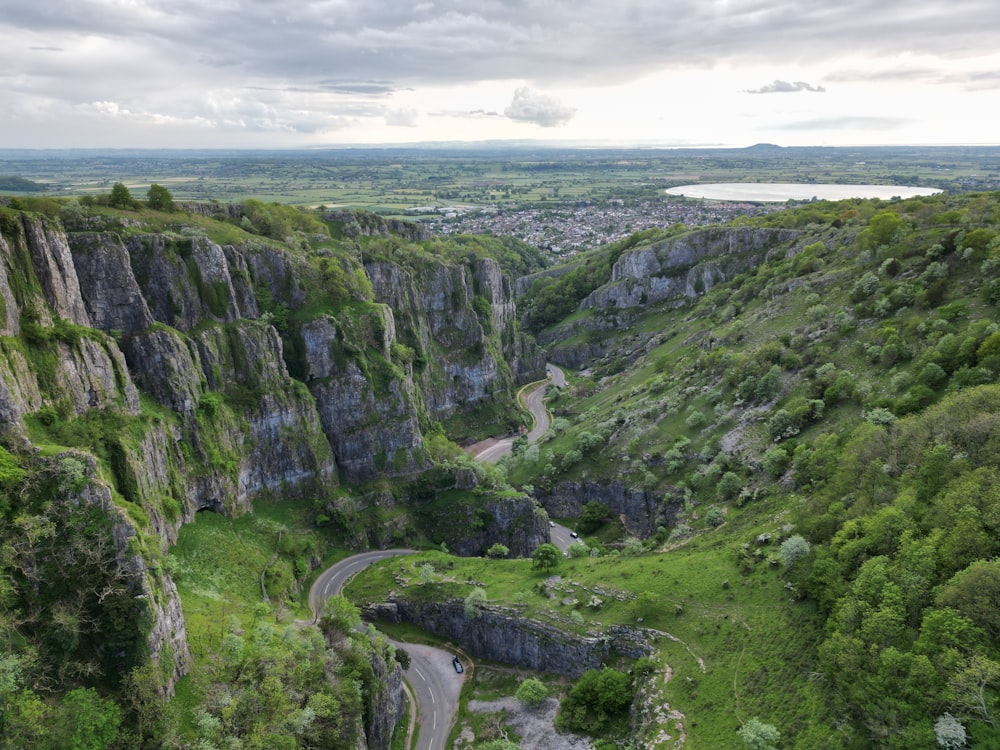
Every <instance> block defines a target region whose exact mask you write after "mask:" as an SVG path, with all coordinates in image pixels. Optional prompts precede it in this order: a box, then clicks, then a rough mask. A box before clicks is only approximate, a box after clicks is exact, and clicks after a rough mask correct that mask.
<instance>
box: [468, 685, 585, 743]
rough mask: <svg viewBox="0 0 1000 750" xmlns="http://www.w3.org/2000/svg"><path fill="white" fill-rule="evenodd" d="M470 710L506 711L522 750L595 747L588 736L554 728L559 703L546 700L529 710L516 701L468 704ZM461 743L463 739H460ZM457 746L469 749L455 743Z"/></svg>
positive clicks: (474, 702)
mask: <svg viewBox="0 0 1000 750" xmlns="http://www.w3.org/2000/svg"><path fill="white" fill-rule="evenodd" d="M469 710H470V711H476V712H477V713H484V714H487V713H497V712H499V711H506V712H507V715H508V717H509V718H508V719H507V721H506V722H505V723H506V724H509V725H510V726H511V727H513V728H514V731H515V732H517V736H518V737H519V738H520V741H521V747H525V748H529V747H530V748H544V749H545V750H591V748H593V745H592V744H591V742H590V740H589V739H587V738H586V737H579V736H577V735H575V734H562V733H560V732H557V731H556V729H555V721H556V711H558V710H559V701H558V700H556V699H555V698H549V699H547V700H546V701H545V702H544V703H542V705H540V706H539V707H538V708H526V707H525V706H524V705H522V704H521V703H520V702H519V701H518V700H516V699H514V698H501V699H500V700H495V701H475V700H473V701H469ZM459 742H461V739H460V740H459ZM456 747H466V745H464V744H458V743H456Z"/></svg>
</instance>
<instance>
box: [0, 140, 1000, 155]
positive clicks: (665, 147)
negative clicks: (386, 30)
mask: <svg viewBox="0 0 1000 750" xmlns="http://www.w3.org/2000/svg"><path fill="white" fill-rule="evenodd" d="M529 148H530V149H544V150H552V151H557V150H565V151H572V150H581V151H587V150H608V151H629V150H651V151H684V150H690V151H708V150H720V151H748V150H751V149H755V148H774V149H781V150H789V151H792V150H816V149H829V150H848V149H872V150H879V149H884V150H891V149H905V148H919V149H939V148H940V149H951V148H985V149H988V148H1000V140H998V141H994V142H978V143H973V142H969V143H962V142H955V143H917V142H914V143H882V144H879V143H856V144H837V145H829V144H815V145H782V144H777V143H767V142H758V143H753V144H749V145H745V146H737V145H727V144H721V143H720V144H715V143H704V144H664V143H658V142H655V141H648V142H642V141H635V142H620V141H611V140H609V141H590V140H580V141H559V140H547V139H519V138H510V139H490V140H464V141H462V140H459V141H456V140H431V141H412V142H406V143H375V142H372V143H340V144H324V145H313V146H309V145H287V146H242V147H225V146H37V147H30V146H25V147H12V146H0V156H2V155H3V154H6V153H18V154H20V153H25V152H36V153H46V152H59V153H66V152H70V153H104V152H107V153H116V154H120V153H142V152H167V153H199V152H201V153H267V152H275V153H321V152H323V151H351V150H356V151H362V150H366V149H370V150H395V151H406V150H419V149H425V150H442V149H454V150H476V149H479V150H516V149H529Z"/></svg>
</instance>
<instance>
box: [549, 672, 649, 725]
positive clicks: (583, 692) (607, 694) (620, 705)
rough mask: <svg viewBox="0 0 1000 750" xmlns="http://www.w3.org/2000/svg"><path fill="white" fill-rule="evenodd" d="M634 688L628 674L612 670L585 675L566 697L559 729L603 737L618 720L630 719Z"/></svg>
mask: <svg viewBox="0 0 1000 750" xmlns="http://www.w3.org/2000/svg"><path fill="white" fill-rule="evenodd" d="M631 705H632V685H631V683H630V681H629V678H628V675H626V674H624V673H623V672H619V671H617V670H615V669H611V668H610V667H605V668H604V669H601V670H596V669H591V670H588V671H586V672H584V673H583V674H582V675H581V676H580V679H579V680H577V682H576V684H575V685H574V686H573V687H572V688H571V689H570V691H569V693H567V694H566V697H565V698H563V700H562V703H561V704H560V706H559V715H558V716H557V717H556V728H557V729H561V730H567V731H571V732H583V733H585V734H591V735H594V734H600V733H603V732H604V731H606V730H607V729H608V727H609V726H610V725H611V724H613V723H614V722H615V721H616V720H620V719H624V718H626V717H627V716H628V709H629V706H631Z"/></svg>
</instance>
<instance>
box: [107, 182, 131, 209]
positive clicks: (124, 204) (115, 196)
mask: <svg viewBox="0 0 1000 750" xmlns="http://www.w3.org/2000/svg"><path fill="white" fill-rule="evenodd" d="M108 205H109V206H111V207H112V208H135V198H133V197H132V193H130V192H129V189H128V188H127V187H125V185H123V184H122V183H120V182H116V183H115V184H114V185H112V186H111V198H110V199H109V200H108Z"/></svg>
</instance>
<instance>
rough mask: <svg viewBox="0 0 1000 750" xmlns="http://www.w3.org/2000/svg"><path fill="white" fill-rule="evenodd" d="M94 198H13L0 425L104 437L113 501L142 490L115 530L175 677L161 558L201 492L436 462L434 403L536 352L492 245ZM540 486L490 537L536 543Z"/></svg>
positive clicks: (472, 401) (64, 436)
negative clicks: (217, 229)
mask: <svg viewBox="0 0 1000 750" xmlns="http://www.w3.org/2000/svg"><path fill="white" fill-rule="evenodd" d="M90 219H93V221H91V220H89V219H88V220H80V221H79V222H76V223H75V224H74V225H73V226H74V227H75V229H76V230H77V231H70V232H66V231H65V230H64V229H63V228H62V226H61V225H60V224H59V222H58V221H57V220H54V219H49V218H45V217H42V216H39V215H35V214H29V213H26V212H21V211H15V210H10V209H6V208H0V333H2V336H0V347H2V349H3V352H4V356H3V357H0V438H2V439H3V444H4V445H5V446H7V447H9V448H11V449H12V450H20V451H30V450H32V448H31V437H34V438H36V439H41V440H43V441H44V442H48V443H53V444H61V445H68V446H73V447H79V448H81V449H86V450H89V451H92V452H93V453H94V455H96V456H98V457H99V458H100V460H101V462H102V463H101V467H102V468H101V473H100V476H101V477H102V478H103V480H104V482H105V484H104V485H100V484H99V483H97V482H95V483H94V486H95V487H99V486H103V489H102V490H100V492H103V493H105V495H106V497H105V499H104V500H101V504H102V505H101V507H103V508H105V510H106V511H107V513H108V514H110V515H115V514H116V513H118V515H120V516H121V517H122V518H125V517H126V516H127V515H128V514H124V513H120V512H118V511H115V510H114V507H112V506H115V504H116V503H117V504H119V505H121V506H122V507H127V508H129V509H132V510H134V511H135V515H134V517H131V518H130V523H131V526H130V527H129V528H131V531H126V530H122V529H124V527H121V528H119V526H115V528H116V529H119V531H116V534H118V537H120V538H121V539H122V540H125V541H122V545H124V546H123V547H122V549H124V548H125V547H128V548H129V549H130V550H132V551H133V553H134V554H133V557H132V558H130V561H129V562H128V564H129V565H130V566H131V567H132V569H133V573H134V575H133V579H134V584H130V585H132V586H133V587H138V588H136V590H137V591H138V590H140V589H141V590H142V592H143V593H142V594H141V595H142V596H144V597H147V598H148V599H149V601H150V605H149V608H148V612H147V614H148V615H149V617H148V619H143V620H142V622H143V626H142V627H143V628H144V636H143V637H144V638H145V640H146V644H147V651H148V653H150V654H152V655H154V656H156V655H160V654H162V655H163V656H162V658H163V659H164V660H167V661H169V660H171V659H172V660H173V663H172V664H170V665H168V667H169V668H165V672H166V673H167V674H169V675H171V676H172V677H171V680H170V684H172V680H173V679H174V678H176V677H177V676H179V675H181V674H183V673H184V671H185V669H186V664H187V656H186V654H187V649H186V645H185V644H184V635H183V633H184V630H183V617H182V615H181V611H180V607H179V603H178V602H177V600H176V599H177V597H176V589H175V588H174V585H173V582H172V581H171V580H170V578H169V576H168V575H167V574H166V573H165V572H163V571H161V570H160V569H159V568H158V567H156V566H153V565H151V564H150V563H149V562H148V561H149V560H150V559H154V558H156V557H157V556H158V555H159V554H161V553H162V552H163V551H165V550H166V548H167V546H168V545H169V544H171V543H173V542H174V541H175V540H176V537H177V532H178V530H179V528H180V526H181V525H182V524H184V523H185V522H187V521H190V520H191V519H193V517H194V514H195V513H196V512H197V511H198V510H202V509H211V510H215V511H219V512H225V513H241V512H245V511H247V510H248V509H249V508H250V507H251V503H252V502H253V501H254V500H255V499H257V498H261V497H310V498H319V497H323V496H324V495H326V494H328V493H330V492H331V490H333V489H334V488H336V486H337V485H338V483H339V482H340V481H341V479H345V480H347V481H351V482H365V481H368V480H372V479H376V478H380V477H392V476H406V475H414V474H417V473H419V472H421V471H423V470H424V469H426V468H427V467H428V466H429V465H430V464H429V459H428V456H427V453H426V451H425V449H424V446H423V437H422V434H421V426H422V425H426V424H427V423H428V422H430V421H432V420H436V419H440V418H442V417H445V416H451V415H455V414H461V413H462V412H463V410H468V409H472V408H475V407H476V406H477V405H478V404H480V403H483V402H489V401H494V402H496V403H509V402H510V401H511V400H512V398H513V392H514V388H515V385H516V383H517V382H519V381H521V380H523V379H525V378H529V377H536V376H538V374H539V373H540V372H541V370H542V367H543V359H542V357H541V354H540V350H538V349H537V347H534V345H533V344H531V343H530V342H529V341H528V340H527V339H526V338H525V337H524V336H523V335H521V333H520V331H519V329H518V327H517V323H516V322H515V314H514V307H513V302H512V299H511V289H510V283H509V281H508V280H507V279H506V278H505V277H504V276H503V275H502V274H501V273H500V270H499V267H498V266H497V265H496V263H494V262H493V261H491V260H488V259H483V258H463V259H461V260H447V261H446V260H436V261H427V262H424V263H423V264H422V265H419V266H414V265H412V264H405V263H404V264H401V265H398V266H397V265H395V264H393V263H388V262H384V261H378V262H372V263H369V264H367V266H363V265H362V263H361V260H362V258H361V253H360V252H357V251H356V250H355V249H350V248H349V249H348V250H347V251H346V253H341V254H339V255H336V256H335V255H334V254H332V253H330V251H328V250H325V249H323V250H320V251H318V252H317V253H316V254H315V255H314V256H309V255H308V254H304V253H302V252H299V254H296V253H294V252H292V251H289V250H286V249H284V248H280V247H275V246H273V245H269V244H266V243H264V242H262V241H260V240H247V241H245V242H241V243H240V244H235V245H225V246H222V245H220V244H217V243H216V242H213V241H212V240H211V239H209V238H208V237H207V236H205V235H204V234H201V233H200V232H199V231H197V230H193V229H192V230H191V231H187V228H185V231H182V232H174V231H172V232H149V231H145V230H144V228H143V227H142V226H141V221H139V220H135V219H131V218H125V219H115V217H105V216H94V217H90ZM365 222H368V223H369V224H371V222H370V221H369V220H368V219H367V218H365V220H364V221H359V226H362V228H364V226H365ZM369 229H370V230H371V233H373V234H375V235H381V234H382V233H383V231H392V229H393V228H392V227H381V226H379V227H376V226H375V225H374V224H372V225H371V227H369ZM365 234H366V233H365V232H362V233H361V235H359V236H364V235H365ZM366 287H367V288H366ZM293 375H294V377H293ZM140 394H142V395H143V398H142V399H140ZM29 436H31V437H29ZM39 436H40V438H39ZM93 491H94V492H98V491H99V490H97V489H95V490H93ZM102 497H104V495H102ZM112 498H113V499H112ZM105 500H106V502H105ZM508 505H509V503H508ZM105 506H106V507H105ZM525 507H526V508H527V511H526V512H527V516H526V518H527V520H524V519H520V516H519V514H518V513H511V512H507V511H504V510H503V509H501V508H500V506H499V505H497V508H494V509H493V510H486V511H484V512H488V513H491V514H492V516H495V518H494V519H493V521H491V523H490V528H489V530H488V534H487V536H485V537H483V538H482V539H479V540H478V542H481V543H485V541H488V538H489V539H493V538H496V539H498V540H500V541H503V542H504V543H507V544H508V545H509V546H511V545H512V546H513V547H514V548H516V549H517V550H518V551H520V552H522V553H527V552H529V551H530V548H531V547H533V546H534V545H535V544H536V543H537V539H536V538H535V537H538V536H539V533H537V532H538V529H536V528H535V526H538V523H536V522H535V521H533V520H531V519H532V511H531V508H532V507H533V506H532V504H531V502H530V501H527V504H526V505H525ZM494 511H496V512H494ZM131 512H132V511H131V510H130V513H131ZM519 519H520V520H519ZM116 523H117V522H116ZM126 537H127V538H129V539H132V540H133V542H128V541H127V539H126ZM139 541H141V542H142V543H141V544H139V543H138V542H139ZM480 546H481V544H480ZM479 551H480V550H479V549H478V548H477V549H475V550H471V549H470V553H478V552H479ZM144 566H145V567H144Z"/></svg>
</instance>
